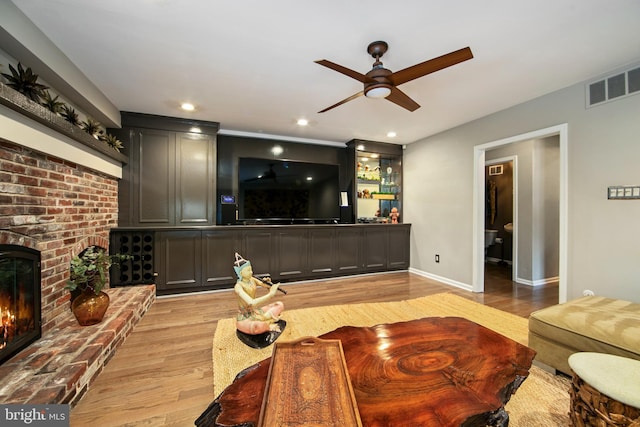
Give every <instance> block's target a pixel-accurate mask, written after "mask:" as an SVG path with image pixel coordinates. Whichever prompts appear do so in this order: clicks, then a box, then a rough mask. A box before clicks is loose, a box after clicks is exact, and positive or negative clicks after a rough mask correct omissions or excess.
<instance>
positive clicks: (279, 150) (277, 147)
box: [271, 145, 284, 156]
mask: <svg viewBox="0 0 640 427" xmlns="http://www.w3.org/2000/svg"><path fill="white" fill-rule="evenodd" d="M283 151H284V149H283V148H282V147H281V146H280V145H274V146H273V147H272V148H271V153H272V154H273V155H274V156H279V155H280V154H282V152H283Z"/></svg>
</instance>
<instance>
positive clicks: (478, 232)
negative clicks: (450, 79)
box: [473, 123, 568, 302]
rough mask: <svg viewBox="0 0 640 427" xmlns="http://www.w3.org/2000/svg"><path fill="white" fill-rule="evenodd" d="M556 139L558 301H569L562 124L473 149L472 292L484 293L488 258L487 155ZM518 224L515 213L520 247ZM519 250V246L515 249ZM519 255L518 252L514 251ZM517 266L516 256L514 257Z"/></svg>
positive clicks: (565, 139)
mask: <svg viewBox="0 0 640 427" xmlns="http://www.w3.org/2000/svg"><path fill="white" fill-rule="evenodd" d="M554 135H557V136H558V138H559V201H558V216H559V228H558V236H559V239H558V240H559V242H558V260H559V261H558V264H559V265H558V270H559V273H558V281H559V289H558V300H559V302H565V301H566V300H567V273H566V272H567V204H568V202H567V165H568V159H567V153H568V149H567V145H568V125H567V124H566V123H565V124H562V125H558V126H553V127H550V128H545V129H540V130H538V131H533V132H529V133H525V134H521V135H516V136H513V137H510V138H505V139H501V140H497V141H493V142H488V143H486V144H481V145H478V146H476V147H474V194H473V206H474V223H473V291H474V292H484V275H485V274H484V273H485V272H484V257H485V251H484V249H485V245H484V241H485V239H484V237H485V233H484V231H485V201H486V188H485V163H486V151H487V150H491V149H495V148H498V147H504V146H507V145H509V144H513V143H517V142H523V141H528V140H533V139H540V138H546V137H549V136H554ZM517 230H518V220H517V212H514V230H513V236H514V237H513V238H514V245H517V235H518V234H517V233H518V232H517ZM516 247H517V246H516ZM515 253H516V254H517V251H515ZM514 261H515V262H516V266H517V255H514Z"/></svg>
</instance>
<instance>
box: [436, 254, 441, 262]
mask: <svg viewBox="0 0 640 427" xmlns="http://www.w3.org/2000/svg"><path fill="white" fill-rule="evenodd" d="M436 262H440V255H438V254H436Z"/></svg>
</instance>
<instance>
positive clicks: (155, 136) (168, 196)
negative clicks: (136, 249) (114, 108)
mask: <svg viewBox="0 0 640 427" xmlns="http://www.w3.org/2000/svg"><path fill="white" fill-rule="evenodd" d="M134 138H135V139H136V142H137V144H135V145H136V148H137V149H136V157H137V160H138V161H137V165H138V171H137V172H138V173H137V176H135V175H134V182H133V185H134V190H133V206H134V218H136V217H137V219H138V222H139V223H140V224H143V225H150V224H157V225H172V224H174V223H175V209H174V199H175V158H174V156H175V146H176V140H175V133H174V132H167V131H161V130H150V129H140V130H137V131H135V134H134Z"/></svg>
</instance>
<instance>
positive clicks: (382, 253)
mask: <svg viewBox="0 0 640 427" xmlns="http://www.w3.org/2000/svg"><path fill="white" fill-rule="evenodd" d="M389 227H395V224H394V225H389V226H373V227H368V228H365V229H364V231H363V232H364V238H363V239H362V242H363V245H364V248H363V252H364V267H365V269H367V270H373V271H380V270H384V269H386V268H387V266H388V254H389Z"/></svg>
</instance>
